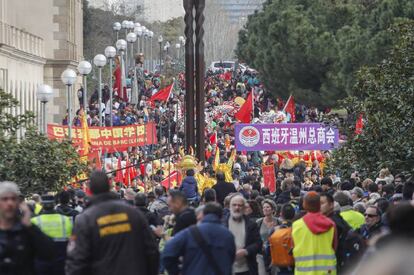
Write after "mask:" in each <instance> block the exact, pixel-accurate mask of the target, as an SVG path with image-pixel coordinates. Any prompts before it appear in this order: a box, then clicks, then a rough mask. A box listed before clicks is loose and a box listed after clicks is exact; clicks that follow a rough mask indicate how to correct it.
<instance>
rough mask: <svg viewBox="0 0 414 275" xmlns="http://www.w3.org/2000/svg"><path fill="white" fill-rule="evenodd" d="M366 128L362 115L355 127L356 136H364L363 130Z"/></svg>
mask: <svg viewBox="0 0 414 275" xmlns="http://www.w3.org/2000/svg"><path fill="white" fill-rule="evenodd" d="M363 128H364V120H363V115H362V114H360V115H359V116H358V119H357V122H356V125H355V134H356V135H360V134H362V129H363Z"/></svg>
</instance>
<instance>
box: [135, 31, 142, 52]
mask: <svg viewBox="0 0 414 275" xmlns="http://www.w3.org/2000/svg"><path fill="white" fill-rule="evenodd" d="M134 33H135V34H136V35H137V38H138V39H137V52H138V53H140V52H141V51H142V49H141V47H140V38H141V36H142V27H141V26H137V27H135V28H134Z"/></svg>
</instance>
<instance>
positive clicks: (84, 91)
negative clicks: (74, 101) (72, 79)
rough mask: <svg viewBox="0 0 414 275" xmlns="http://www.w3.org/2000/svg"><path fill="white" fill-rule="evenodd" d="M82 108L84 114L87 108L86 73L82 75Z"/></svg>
mask: <svg viewBox="0 0 414 275" xmlns="http://www.w3.org/2000/svg"><path fill="white" fill-rule="evenodd" d="M83 110H84V112H85V115H86V112H87V110H88V86H87V80H86V74H85V75H83Z"/></svg>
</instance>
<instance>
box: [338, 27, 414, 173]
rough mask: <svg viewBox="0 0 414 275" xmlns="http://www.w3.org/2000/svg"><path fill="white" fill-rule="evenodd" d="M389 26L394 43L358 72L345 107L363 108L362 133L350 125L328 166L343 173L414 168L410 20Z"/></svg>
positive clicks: (413, 48) (413, 55)
mask: <svg viewBox="0 0 414 275" xmlns="http://www.w3.org/2000/svg"><path fill="white" fill-rule="evenodd" d="M390 32H392V33H393V34H396V36H397V37H398V38H397V43H396V45H395V46H394V47H393V49H392V50H391V54H390V57H389V58H387V59H385V60H384V61H382V62H381V63H380V64H378V65H376V66H372V67H364V68H362V69H361V70H360V71H359V72H358V76H357V83H356V86H355V92H356V94H358V98H356V97H349V98H347V99H346V100H344V101H343V103H344V107H345V108H347V109H348V111H350V112H351V113H352V114H354V116H355V115H356V114H359V113H363V114H364V118H365V120H366V123H365V126H364V129H363V132H362V134H360V135H355V134H354V129H355V128H354V127H351V128H350V129H349V133H348V141H347V142H346V144H344V146H342V147H341V148H340V149H339V150H338V151H337V152H336V153H335V154H334V160H333V163H332V166H333V167H334V168H335V169H338V170H341V171H345V172H346V173H347V175H349V173H351V172H353V171H359V172H360V174H362V175H365V176H371V177H374V176H376V173H377V172H378V171H379V169H381V168H385V167H387V168H389V169H390V170H391V171H393V172H394V173H400V172H405V173H411V174H412V173H413V172H414V139H413V138H412V137H413V136H414V108H413V106H414V21H410V22H408V23H404V24H400V25H398V26H397V27H394V28H393V29H392V30H391V31H390Z"/></svg>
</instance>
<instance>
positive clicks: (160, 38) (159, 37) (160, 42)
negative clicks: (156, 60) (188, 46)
mask: <svg viewBox="0 0 414 275" xmlns="http://www.w3.org/2000/svg"><path fill="white" fill-rule="evenodd" d="M163 41H164V38H163V37H162V35H160V36H158V44H160V74H161V71H162V70H161V62H162V42H163Z"/></svg>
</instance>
